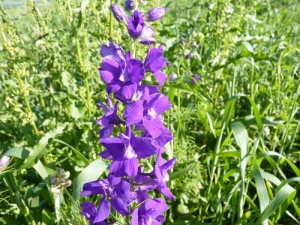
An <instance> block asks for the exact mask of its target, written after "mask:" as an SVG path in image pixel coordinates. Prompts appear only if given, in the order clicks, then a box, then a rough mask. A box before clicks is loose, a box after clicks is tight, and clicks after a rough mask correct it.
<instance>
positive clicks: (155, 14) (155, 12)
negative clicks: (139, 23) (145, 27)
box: [146, 7, 167, 21]
mask: <svg viewBox="0 0 300 225" xmlns="http://www.w3.org/2000/svg"><path fill="white" fill-rule="evenodd" d="M166 12H167V9H166V8H161V7H155V8H153V9H150V10H149V11H148V12H147V16H146V20H147V21H155V20H158V19H160V18H162V17H163V16H164V15H165V14H166Z"/></svg>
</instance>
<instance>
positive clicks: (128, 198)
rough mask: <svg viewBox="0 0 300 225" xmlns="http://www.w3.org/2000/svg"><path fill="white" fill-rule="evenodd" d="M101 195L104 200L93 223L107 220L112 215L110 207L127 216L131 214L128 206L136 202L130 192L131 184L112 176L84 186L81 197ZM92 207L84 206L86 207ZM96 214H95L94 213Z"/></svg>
mask: <svg viewBox="0 0 300 225" xmlns="http://www.w3.org/2000/svg"><path fill="white" fill-rule="evenodd" d="M96 194H101V195H102V198H101V200H100V202H99V207H98V211H97V213H96V215H94V220H93V223H97V222H101V221H103V220H105V219H106V218H107V217H108V216H109V214H110V207H111V206H112V208H113V209H114V210H115V211H117V212H119V213H120V214H122V215H123V216H127V215H128V214H129V212H128V209H127V206H128V205H129V204H130V203H131V202H132V201H133V200H134V194H133V193H131V192H130V183H128V182H127V181H125V180H124V179H121V178H117V177H114V176H113V175H112V174H110V175H109V176H108V178H107V179H102V180H97V181H92V182H89V183H85V184H84V185H83V190H82V192H81V194H80V196H88V195H96ZM86 206H88V207H92V206H91V205H90V204H89V205H84V207H86ZM93 214H94V213H93Z"/></svg>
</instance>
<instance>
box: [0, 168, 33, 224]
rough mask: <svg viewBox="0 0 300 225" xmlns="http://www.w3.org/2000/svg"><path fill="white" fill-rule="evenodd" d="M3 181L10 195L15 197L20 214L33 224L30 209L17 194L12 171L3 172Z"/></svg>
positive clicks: (17, 188)
mask: <svg viewBox="0 0 300 225" xmlns="http://www.w3.org/2000/svg"><path fill="white" fill-rule="evenodd" d="M3 183H4V184H5V185H6V186H7V188H8V189H9V190H10V193H11V196H14V197H15V200H16V203H17V205H18V208H19V209H20V211H21V212H22V215H24V217H25V220H26V222H27V224H29V225H35V224H36V223H35V222H34V219H33V217H32V215H31V213H30V210H29V209H28V207H27V205H26V204H25V202H24V200H23V199H22V198H21V196H20V195H19V194H18V190H19V187H18V185H17V183H16V181H15V178H14V176H13V175H12V173H5V174H4V176H3Z"/></svg>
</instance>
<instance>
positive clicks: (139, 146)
mask: <svg viewBox="0 0 300 225" xmlns="http://www.w3.org/2000/svg"><path fill="white" fill-rule="evenodd" d="M131 142H132V147H133V149H134V151H135V152H136V154H137V157H138V158H148V157H150V156H151V155H154V154H157V152H158V146H157V142H156V141H155V140H153V139H152V138H146V137H136V138H132V139H131Z"/></svg>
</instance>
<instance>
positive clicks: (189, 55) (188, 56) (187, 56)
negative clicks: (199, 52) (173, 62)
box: [184, 53, 194, 59]
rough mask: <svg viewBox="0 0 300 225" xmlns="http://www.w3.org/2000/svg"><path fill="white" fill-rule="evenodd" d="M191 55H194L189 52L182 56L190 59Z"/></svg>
mask: <svg viewBox="0 0 300 225" xmlns="http://www.w3.org/2000/svg"><path fill="white" fill-rule="evenodd" d="M193 56H194V54H193V53H189V54H186V55H185V56H184V58H186V59H190V58H193Z"/></svg>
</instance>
